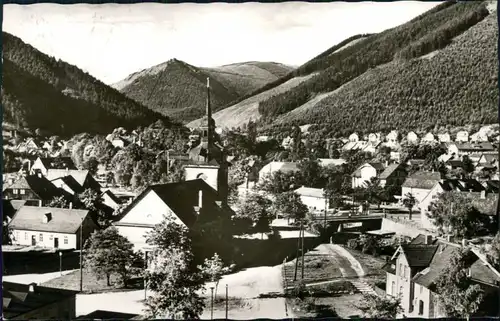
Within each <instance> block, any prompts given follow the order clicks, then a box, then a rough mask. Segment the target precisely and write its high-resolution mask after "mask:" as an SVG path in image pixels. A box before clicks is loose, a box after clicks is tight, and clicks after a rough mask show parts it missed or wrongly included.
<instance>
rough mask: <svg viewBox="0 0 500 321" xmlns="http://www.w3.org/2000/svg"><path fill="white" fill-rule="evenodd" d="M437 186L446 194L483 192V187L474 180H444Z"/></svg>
mask: <svg viewBox="0 0 500 321" xmlns="http://www.w3.org/2000/svg"><path fill="white" fill-rule="evenodd" d="M439 184H440V185H441V188H442V189H443V190H444V191H446V192H450V191H461V192H470V191H472V192H481V191H484V190H485V188H484V186H483V185H481V183H479V182H478V181H477V180H475V179H466V180H460V179H445V180H443V181H442V182H439Z"/></svg>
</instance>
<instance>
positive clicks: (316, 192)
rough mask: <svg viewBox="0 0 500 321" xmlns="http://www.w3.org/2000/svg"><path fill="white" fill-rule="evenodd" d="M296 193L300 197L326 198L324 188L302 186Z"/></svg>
mask: <svg viewBox="0 0 500 321" xmlns="http://www.w3.org/2000/svg"><path fill="white" fill-rule="evenodd" d="M295 193H297V194H299V195H300V196H310V197H317V198H324V197H325V196H324V190H323V189H322V188H312V187H305V186H302V187H300V188H298V189H296V190H295Z"/></svg>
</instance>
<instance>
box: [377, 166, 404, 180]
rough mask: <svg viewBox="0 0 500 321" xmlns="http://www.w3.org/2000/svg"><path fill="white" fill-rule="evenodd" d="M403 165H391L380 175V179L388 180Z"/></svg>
mask: <svg viewBox="0 0 500 321" xmlns="http://www.w3.org/2000/svg"><path fill="white" fill-rule="evenodd" d="M400 165H401V164H391V165H389V166H387V168H386V169H385V170H384V171H383V172H382V173H381V174H380V175H379V178H380V179H388V178H389V177H390V176H391V175H392V174H394V173H395V172H396V170H397V169H398V168H399V166H400Z"/></svg>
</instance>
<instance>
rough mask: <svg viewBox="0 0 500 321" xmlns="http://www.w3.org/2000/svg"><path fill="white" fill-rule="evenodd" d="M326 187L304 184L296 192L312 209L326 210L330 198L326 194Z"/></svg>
mask: <svg viewBox="0 0 500 321" xmlns="http://www.w3.org/2000/svg"><path fill="white" fill-rule="evenodd" d="M324 192H325V191H324V189H322V188H311V187H305V186H302V187H300V188H298V189H296V190H295V193H297V194H299V195H300V199H301V200H302V203H304V205H306V206H307V207H308V208H309V210H310V211H317V210H320V211H324V210H325V209H327V208H328V206H329V204H328V200H327V198H326V197H325V196H324Z"/></svg>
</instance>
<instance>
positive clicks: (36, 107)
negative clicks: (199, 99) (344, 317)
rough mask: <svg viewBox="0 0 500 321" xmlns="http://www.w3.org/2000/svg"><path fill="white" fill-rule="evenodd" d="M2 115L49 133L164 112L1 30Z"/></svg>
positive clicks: (92, 129) (149, 118) (97, 129)
mask: <svg viewBox="0 0 500 321" xmlns="http://www.w3.org/2000/svg"><path fill="white" fill-rule="evenodd" d="M2 37H3V44H2V45H3V69H2V71H3V75H2V76H3V77H2V78H3V79H2V105H3V117H4V118H3V120H4V121H5V122H8V123H12V124H15V125H17V126H18V127H23V128H27V129H31V130H34V129H37V128H39V129H41V130H43V131H45V132H47V133H48V134H57V135H61V136H66V137H67V136H71V135H74V134H77V133H81V132H89V133H109V132H111V131H112V130H113V129H114V128H116V127H125V128H136V127H137V126H147V125H150V124H151V123H153V122H155V121H157V120H159V119H161V120H163V121H164V122H165V123H166V124H171V121H170V120H169V118H168V117H165V116H163V115H160V114H157V113H155V112H153V111H151V110H149V109H148V108H146V107H145V106H143V105H141V104H140V103H137V102H135V101H134V100H132V99H130V98H127V97H126V96H124V95H123V94H122V93H120V92H119V91H117V90H115V89H113V88H111V87H109V86H107V85H105V84H104V83H102V82H100V81H99V80H97V79H95V78H94V77H92V76H90V75H89V74H87V73H86V72H84V71H82V70H80V69H78V68H77V67H75V66H73V65H70V64H68V63H66V62H63V61H61V60H56V59H54V58H53V57H49V56H48V55H45V54H44V53H42V52H40V51H39V50H37V49H36V48H34V47H32V46H31V45H29V44H26V43H24V42H23V41H22V40H21V39H19V38H17V37H15V36H13V35H11V34H8V33H5V32H3V33H2Z"/></svg>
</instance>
